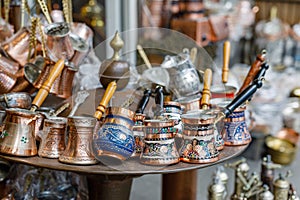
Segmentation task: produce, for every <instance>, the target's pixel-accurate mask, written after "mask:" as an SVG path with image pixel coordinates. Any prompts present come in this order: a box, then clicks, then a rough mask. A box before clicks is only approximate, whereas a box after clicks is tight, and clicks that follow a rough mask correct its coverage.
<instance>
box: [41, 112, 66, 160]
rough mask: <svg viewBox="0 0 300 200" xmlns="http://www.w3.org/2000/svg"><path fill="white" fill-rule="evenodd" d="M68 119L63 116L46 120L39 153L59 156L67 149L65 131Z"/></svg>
mask: <svg viewBox="0 0 300 200" xmlns="http://www.w3.org/2000/svg"><path fill="white" fill-rule="evenodd" d="M66 127H67V119H66V118H63V117H51V118H49V119H45V120H44V127H43V131H42V132H41V143H40V146H39V151H38V155H39V156H41V157H45V158H59V156H60V155H61V154H62V153H63V151H64V150H65V147H66V145H65V133H66Z"/></svg>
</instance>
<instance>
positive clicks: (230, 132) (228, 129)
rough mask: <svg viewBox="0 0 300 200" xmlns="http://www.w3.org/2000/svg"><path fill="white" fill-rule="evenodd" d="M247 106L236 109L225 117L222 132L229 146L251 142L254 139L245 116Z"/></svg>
mask: <svg viewBox="0 0 300 200" xmlns="http://www.w3.org/2000/svg"><path fill="white" fill-rule="evenodd" d="M245 110H246V106H245V105H244V106H240V107H239V108H237V109H235V110H234V112H233V113H232V114H230V115H229V117H227V118H225V119H224V126H223V129H222V131H221V134H222V136H223V139H224V143H225V145H227V146H237V145H246V144H249V143H250V142H251V140H252V138H251V134H250V132H249V129H248V126H247V124H246V118H245Z"/></svg>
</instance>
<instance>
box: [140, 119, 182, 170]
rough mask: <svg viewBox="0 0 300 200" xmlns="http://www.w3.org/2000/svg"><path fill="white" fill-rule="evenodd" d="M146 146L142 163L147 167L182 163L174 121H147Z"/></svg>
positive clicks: (145, 130)
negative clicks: (176, 142) (176, 140)
mask: <svg viewBox="0 0 300 200" xmlns="http://www.w3.org/2000/svg"><path fill="white" fill-rule="evenodd" d="M144 124H145V128H144V134H145V139H144V143H145V146H144V148H143V152H142V154H141V157H140V161H141V163H143V164H147V165H171V164H176V163H178V162H179V161H180V159H179V154H178V150H177V147H176V144H175V129H174V121H173V120H145V121H144Z"/></svg>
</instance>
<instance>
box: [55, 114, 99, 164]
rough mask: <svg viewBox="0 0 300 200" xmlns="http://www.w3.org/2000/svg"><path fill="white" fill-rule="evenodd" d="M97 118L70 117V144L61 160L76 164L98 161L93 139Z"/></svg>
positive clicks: (68, 132) (68, 123) (68, 126)
mask: <svg viewBox="0 0 300 200" xmlns="http://www.w3.org/2000/svg"><path fill="white" fill-rule="evenodd" d="M95 125H96V119H95V118H92V117H83V116H72V117H68V122H67V134H68V144H67V147H66V149H65V151H64V152H63V153H62V154H61V155H60V156H59V158H58V159H59V161H60V162H62V163H67V164H75V165H92V164H96V163H97V162H98V161H97V160H96V159H95V157H94V156H93V154H92V151H91V141H92V137H93V130H94V127H95Z"/></svg>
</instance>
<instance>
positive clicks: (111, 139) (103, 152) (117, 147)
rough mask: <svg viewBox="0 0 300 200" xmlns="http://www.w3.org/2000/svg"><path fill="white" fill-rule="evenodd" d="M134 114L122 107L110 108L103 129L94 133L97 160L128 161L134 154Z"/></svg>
mask: <svg viewBox="0 0 300 200" xmlns="http://www.w3.org/2000/svg"><path fill="white" fill-rule="evenodd" d="M133 117H134V112H132V111H130V110H127V109H125V108H120V107H111V108H108V110H107V113H106V117H105V120H104V123H103V125H102V126H101V128H100V129H99V130H98V131H97V132H96V133H94V137H93V144H92V147H93V152H94V155H95V157H96V159H97V160H99V161H101V160H102V158H103V157H106V158H107V157H108V158H114V159H117V160H121V161H123V160H126V159H127V158H129V157H130V156H131V155H132V153H133V152H134V147H135V143H134V137H133V133H132V129H133V125H134V122H133Z"/></svg>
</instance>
